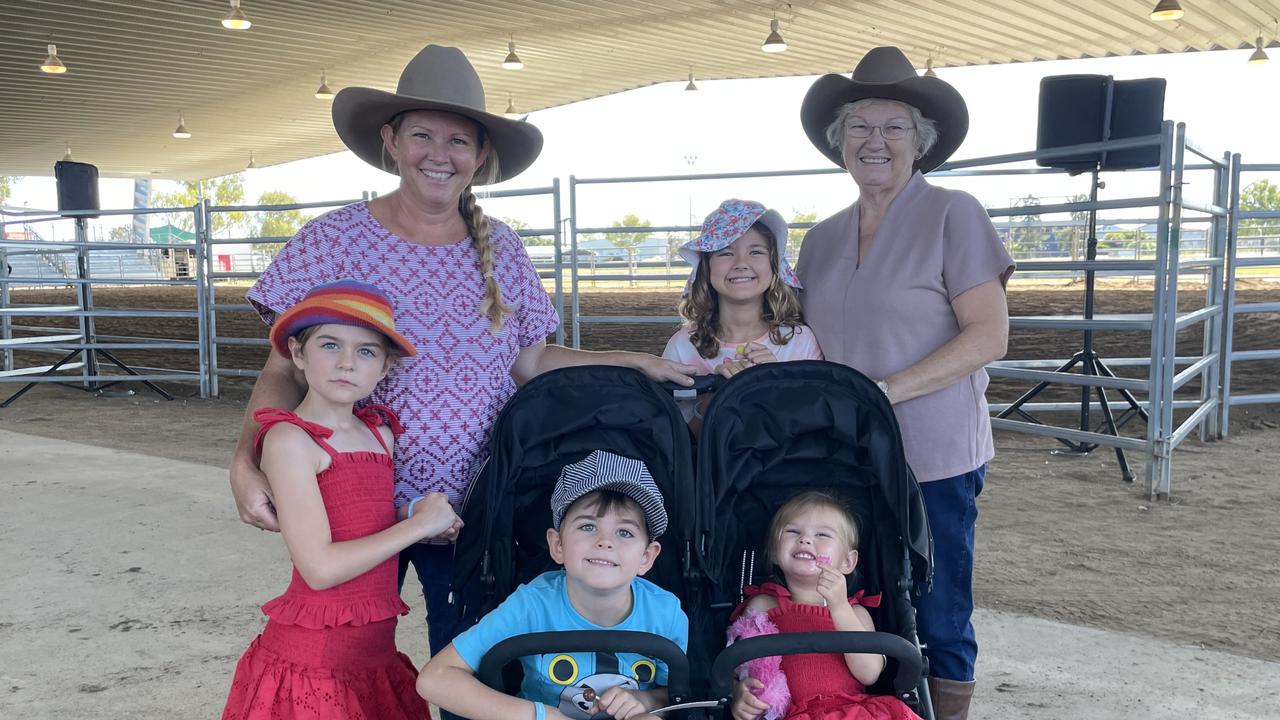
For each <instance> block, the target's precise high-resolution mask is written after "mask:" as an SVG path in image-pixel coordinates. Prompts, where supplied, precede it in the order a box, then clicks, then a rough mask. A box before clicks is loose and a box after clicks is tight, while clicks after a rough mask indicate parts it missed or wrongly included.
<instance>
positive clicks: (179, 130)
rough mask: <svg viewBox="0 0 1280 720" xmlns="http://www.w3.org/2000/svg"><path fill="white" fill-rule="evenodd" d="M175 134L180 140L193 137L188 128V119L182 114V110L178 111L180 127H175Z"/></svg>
mask: <svg viewBox="0 0 1280 720" xmlns="http://www.w3.org/2000/svg"><path fill="white" fill-rule="evenodd" d="M173 136H174V137H176V138H178V139H179V140H186V139H188V138H190V137H191V131H190V130H188V129H187V120H186V118H184V117H183V116H182V111H181V110H179V111H178V127H176V128H174V129H173Z"/></svg>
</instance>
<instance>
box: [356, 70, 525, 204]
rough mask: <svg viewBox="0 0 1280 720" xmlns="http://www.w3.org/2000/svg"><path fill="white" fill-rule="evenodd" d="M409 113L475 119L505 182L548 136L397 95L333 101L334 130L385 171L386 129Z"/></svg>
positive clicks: (362, 92)
mask: <svg viewBox="0 0 1280 720" xmlns="http://www.w3.org/2000/svg"><path fill="white" fill-rule="evenodd" d="M409 110H438V111H442V112H451V113H456V114H458V115H461V116H463V117H465V118H469V119H471V120H474V121H475V122H477V123H479V124H480V125H482V126H484V130H485V133H486V135H487V137H488V139H489V142H490V143H492V146H493V148H494V150H495V151H496V152H497V153H498V161H499V162H498V171H499V172H498V178H497V179H496V180H495V181H494V182H503V181H504V180H510V179H511V178H513V177H515V176H517V175H519V174H520V173H522V172H524V171H525V170H527V169H528V168H529V166H530V165H532V164H533V162H534V161H535V160H537V159H538V155H539V154H540V153H541V152H542V131H540V130H538V128H537V127H535V126H533V125H531V124H529V123H528V122H525V121H523V120H508V119H507V118H505V117H502V116H501V115H494V114H492V113H487V112H481V111H478V110H476V109H475V108H472V107H468V106H465V105H457V104H454V103H447V102H437V101H434V100H426V99H423V98H416V97H409V96H405V95H397V94H395V93H390V92H386V91H384V90H375V89H373V88H366V87H348V88H343V89H342V90H339V91H338V95H337V96H336V97H334V99H333V129H334V130H336V131H337V132H338V137H339V138H340V139H341V140H342V143H343V144H344V145H346V146H347V149H349V150H350V151H351V152H353V153H355V154H356V157H358V158H360V159H361V160H364V161H365V162H367V163H369V164H370V165H372V166H374V167H376V168H378V169H379V170H387V168H386V167H384V166H383V162H382V126H383V125H386V124H387V123H388V122H390V121H391V118H393V117H395V116H396V115H399V114H400V113H402V112H406V111H409Z"/></svg>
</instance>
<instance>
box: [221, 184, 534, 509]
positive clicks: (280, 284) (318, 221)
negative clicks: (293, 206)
mask: <svg viewBox="0 0 1280 720" xmlns="http://www.w3.org/2000/svg"><path fill="white" fill-rule="evenodd" d="M489 225H490V227H491V228H492V230H491V234H490V237H491V238H492V242H493V248H494V277H495V278H497V280H498V285H499V286H500V287H501V288H502V297H503V300H504V301H506V303H507V304H508V305H510V306H511V307H513V308H514V309H515V312H514V313H513V314H512V315H510V316H508V317H507V318H506V319H505V321H504V322H503V325H502V329H501V330H499V331H498V332H497V334H496V335H495V334H494V333H493V332H492V331H491V330H490V327H489V319H488V318H487V317H483V316H481V315H480V301H481V300H482V299H483V297H484V283H483V281H482V280H481V277H480V263H479V257H478V256H477V254H476V252H475V249H474V248H473V247H472V245H471V239H470V238H469V237H468V238H463V239H462V240H461V241H460V242H458V243H455V244H453V245H436V246H428V245H415V244H413V243H409V242H406V241H405V240H403V239H401V238H400V237H399V236H397V235H395V234H393V233H392V232H391V231H389V230H387V229H386V228H384V227H383V226H382V225H380V224H379V223H378V221H377V220H375V219H374V218H373V216H372V215H370V214H369V209H368V207H367V206H366V204H365V203H363V202H359V203H355V204H352V205H347V206H346V207H342V208H339V209H337V210H334V211H332V212H329V213H326V214H325V215H321V216H320V217H318V218H315V219H314V220H312V221H311V222H309V223H307V224H306V225H305V226H304V227H303V228H302V229H301V230H299V231H298V234H297V235H295V236H294V237H293V239H292V240H290V241H289V242H288V244H286V245H285V247H284V249H283V250H281V251H280V254H279V255H277V256H276V259H275V260H274V261H273V262H272V263H271V265H270V266H269V267H267V269H266V270H265V271H263V273H262V276H261V277H260V278H258V282H257V283H256V284H255V285H254V286H253V288H251V289H250V290H249V292H248V294H247V296H246V297H247V298H248V300H249V302H251V303H252V304H253V306H254V308H255V309H256V310H257V311H258V314H259V315H261V316H262V319H263V320H264V321H265V322H267V323H268V324H270V323H272V322H274V321H275V318H276V315H278V314H279V313H282V312H284V311H285V310H287V309H288V308H290V307H291V306H293V304H294V303H296V302H298V301H299V300H301V299H302V297H303V295H305V294H306V293H307V291H308V290H310V289H311V288H312V287H314V286H315V285H318V284H320V283H324V282H330V281H333V280H337V279H340V278H355V279H356V280H362V281H364V282H368V283H373V284H375V285H377V286H378V287H379V288H381V289H382V290H383V292H385V293H386V294H387V296H388V297H389V298H390V299H391V305H392V309H393V311H394V312H395V318H396V329H397V330H399V331H400V333H401V334H403V335H404V336H405V337H407V338H408V339H409V340H410V341H411V342H413V344H414V345H415V346H417V348H418V356H417V357H413V358H402V359H401V360H400V362H399V363H398V364H397V365H396V366H395V367H393V368H392V369H391V372H390V373H389V374H388V375H387V377H386V379H385V380H383V381H382V382H381V383H379V384H378V386H377V388H375V389H374V391H373V394H372V395H370V396H369V400H368V402H372V403H378V404H381V405H386V406H388V407H390V408H391V409H392V410H394V411H395V413H396V414H397V415H398V416H399V417H400V421H401V422H402V423H403V424H404V427H405V432H404V433H402V434H401V435H399V436H398V437H397V438H396V456H395V466H396V468H395V477H396V492H395V502H396V505H397V506H398V505H403V504H404V503H406V502H408V501H409V500H412V499H413V498H415V497H417V496H419V495H422V494H424V493H427V492H435V491H442V492H444V493H446V494H448V496H449V499H450V501H451V502H452V503H453V505H454V507H455V508H458V507H459V506H460V504H461V501H462V497H463V495H464V494H465V493H466V490H467V487H468V485H469V484H470V482H471V479H472V478H473V477H474V476H475V473H476V471H477V470H478V469H479V468H480V465H481V464H482V462H483V460H484V458H485V457H486V456H487V453H488V442H489V431H490V430H491V429H492V428H493V423H494V420H495V419H496V418H497V416H498V412H499V411H500V410H501V409H502V406H503V405H505V404H506V402H507V400H508V399H510V397H511V395H512V394H513V393H515V390H516V385H515V381H514V380H513V379H512V377H511V366H512V364H513V363H514V362H515V359H516V355H517V354H518V353H519V352H520V350H521V349H522V348H525V347H528V346H530V345H534V344H536V343H538V342H541V341H543V340H545V339H546V337H547V336H548V335H550V334H551V333H553V332H554V331H555V329H556V326H557V325H558V324H559V318H558V317H557V316H556V311H555V308H554V307H553V306H552V305H551V299H550V298H548V297H547V292H546V290H545V289H544V288H543V287H542V283H541V281H540V280H539V279H538V273H537V271H536V270H535V269H534V267H533V263H532V261H530V260H529V256H528V254H527V253H526V252H525V250H524V246H523V245H521V243H520V237H519V236H518V235H516V233H515V232H514V231H513V230H512V229H511V228H509V227H507V226H506V225H505V224H503V223H501V222H499V221H497V220H494V219H493V218H490V219H489Z"/></svg>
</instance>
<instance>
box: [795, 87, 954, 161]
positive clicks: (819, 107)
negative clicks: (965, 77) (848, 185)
mask: <svg viewBox="0 0 1280 720" xmlns="http://www.w3.org/2000/svg"><path fill="white" fill-rule="evenodd" d="M871 98H880V99H884V100H897V101H898V102H902V103H906V104H908V105H912V106H914V107H915V108H916V109H917V110H919V111H920V113H921V114H922V115H924V116H925V117H926V118H929V119H930V120H933V121H934V122H935V123H936V124H937V126H938V141H937V142H936V143H934V145H933V147H932V148H930V149H929V152H927V153H925V154H924V155H922V156H921V157H920V158H919V159H918V160H916V162H915V166H916V168H918V169H919V170H920V171H921V172H926V173H927V172H929V171H931V170H933V169H935V168H937V167H938V166H939V165H941V164H942V163H944V162H946V161H947V158H949V157H951V155H952V154H953V153H955V151H956V150H958V149H959V148H960V144H961V143H963V142H964V138H965V135H967V134H968V133H969V108H968V106H967V105H966V104H965V102H964V98H963V97H961V96H960V93H959V92H958V91H957V90H956V89H955V88H954V87H952V86H951V84H950V83H948V82H947V81H945V80H941V79H939V78H934V77H927V76H917V77H912V78H907V79H905V80H898V81H896V82H891V83H879V82H861V81H858V80H853V79H851V78H847V77H845V76H844V75H835V74H831V75H823V76H822V77H820V78H818V79H817V81H815V82H814V83H813V85H812V86H810V87H809V92H807V93H805V96H804V101H803V102H802V103H801V104H800V124H801V125H803V126H804V132H805V134H806V135H808V136H809V142H811V143H813V145H814V147H816V148H818V151H819V152H821V153H822V154H823V155H826V156H827V158H828V159H830V160H831V162H833V163H835V164H836V165H838V166H839V167H844V166H845V165H844V158H843V157H841V153H840V149H839V148H833V147H831V146H830V145H828V144H827V126H828V125H830V124H831V121H833V120H835V119H836V111H837V110H839V109H840V106H842V105H844V104H845V103H851V102H857V101H858V100H867V99H871ZM846 169H847V168H846Z"/></svg>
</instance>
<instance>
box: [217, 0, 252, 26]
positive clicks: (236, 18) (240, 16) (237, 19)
mask: <svg viewBox="0 0 1280 720" xmlns="http://www.w3.org/2000/svg"><path fill="white" fill-rule="evenodd" d="M222 27H224V28H226V29H228V30H248V29H249V28H251V27H253V23H252V22H249V18H248V17H246V16H245V14H244V11H243V10H241V9H240V0H231V11H230V12H228V13H227V16H226V17H224V18H222Z"/></svg>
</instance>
